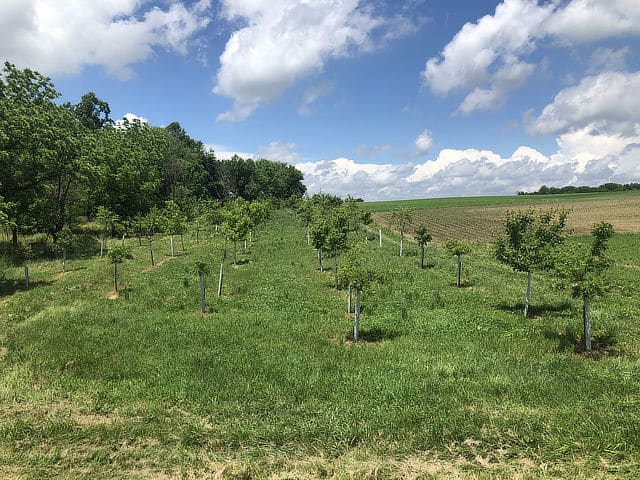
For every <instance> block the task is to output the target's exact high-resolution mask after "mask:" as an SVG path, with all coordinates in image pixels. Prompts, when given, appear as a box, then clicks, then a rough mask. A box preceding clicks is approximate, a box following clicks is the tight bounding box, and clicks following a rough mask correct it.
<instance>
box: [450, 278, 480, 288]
mask: <svg viewBox="0 0 640 480" xmlns="http://www.w3.org/2000/svg"><path fill="white" fill-rule="evenodd" d="M449 285H451V286H452V287H454V288H459V289H461V290H463V289H465V288H472V287H473V286H474V285H475V283H474V282H469V281H464V280H463V281H462V282H461V283H460V286H458V285H456V282H452V283H450V284H449Z"/></svg>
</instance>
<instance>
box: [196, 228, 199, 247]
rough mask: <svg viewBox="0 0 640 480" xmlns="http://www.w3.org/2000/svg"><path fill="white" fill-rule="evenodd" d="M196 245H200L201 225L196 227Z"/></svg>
mask: <svg viewBox="0 0 640 480" xmlns="http://www.w3.org/2000/svg"><path fill="white" fill-rule="evenodd" d="M196 245H200V227H199V226H198V227H196Z"/></svg>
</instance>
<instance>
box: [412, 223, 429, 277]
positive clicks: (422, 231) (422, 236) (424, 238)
mask: <svg viewBox="0 0 640 480" xmlns="http://www.w3.org/2000/svg"><path fill="white" fill-rule="evenodd" d="M414 238H415V240H416V242H418V245H420V269H424V247H425V245H426V244H427V243H429V242H430V241H431V240H432V236H431V232H430V231H429V230H428V229H427V227H426V225H424V224H421V225H420V226H419V227H418V228H417V229H416V236H415V237H414Z"/></svg>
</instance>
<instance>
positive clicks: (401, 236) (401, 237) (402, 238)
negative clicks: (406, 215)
mask: <svg viewBox="0 0 640 480" xmlns="http://www.w3.org/2000/svg"><path fill="white" fill-rule="evenodd" d="M403 240H404V235H403V234H400V256H402V243H403Z"/></svg>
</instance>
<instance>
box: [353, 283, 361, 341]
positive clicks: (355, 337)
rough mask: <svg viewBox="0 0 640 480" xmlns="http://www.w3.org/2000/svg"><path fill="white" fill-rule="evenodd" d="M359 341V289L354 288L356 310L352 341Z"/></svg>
mask: <svg viewBox="0 0 640 480" xmlns="http://www.w3.org/2000/svg"><path fill="white" fill-rule="evenodd" d="M359 339H360V289H359V288H356V310H355V315H354V317H353V341H354V342H357V341H358V340H359Z"/></svg>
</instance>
